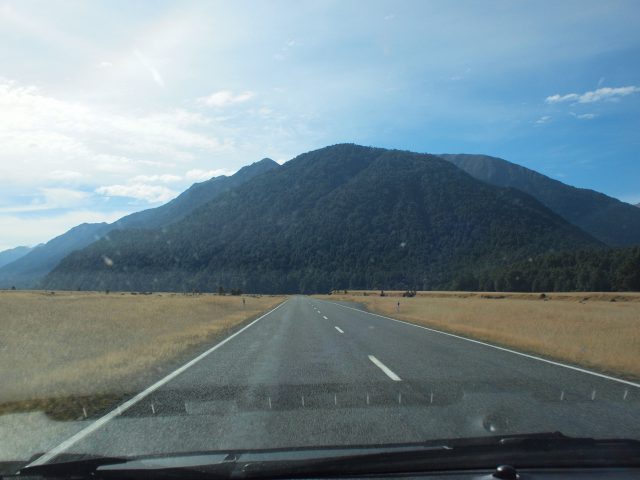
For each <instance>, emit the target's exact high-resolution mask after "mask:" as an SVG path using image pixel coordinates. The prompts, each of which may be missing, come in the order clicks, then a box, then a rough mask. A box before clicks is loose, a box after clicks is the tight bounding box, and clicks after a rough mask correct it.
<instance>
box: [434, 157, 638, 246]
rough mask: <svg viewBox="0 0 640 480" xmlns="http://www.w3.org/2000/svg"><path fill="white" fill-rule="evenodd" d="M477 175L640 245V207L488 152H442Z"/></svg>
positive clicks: (591, 229)
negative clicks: (476, 153) (572, 184)
mask: <svg viewBox="0 0 640 480" xmlns="http://www.w3.org/2000/svg"><path fill="white" fill-rule="evenodd" d="M439 156H440V157H442V158H444V159H445V160H448V161H450V162H451V163H453V164H454V165H456V166H457V167H459V168H461V169H462V170H464V171H465V172H467V173H469V174H470V175H472V176H474V177H475V178H477V179H479V180H482V181H484V182H487V183H490V184H492V185H497V186H500V187H513V188H517V189H518V190H522V191H523V192H526V193H528V194H529V195H531V196H533V197H534V198H536V199H538V200H539V201H540V202H541V203H543V204H544V205H546V206H547V207H549V208H550V209H551V210H553V211H554V212H556V213H557V214H558V215H560V216H561V217H563V218H564V219H565V220H567V221H569V222H570V223H573V224H574V225H576V226H578V227H580V228H581V229H583V230H584V231H585V232H587V233H589V234H591V235H592V236H593V237H595V238H597V239H598V240H600V241H602V242H604V243H606V244H607V245H610V246H630V245H640V210H638V209H636V208H633V206H631V205H629V204H627V203H624V202H621V201H619V200H617V199H615V198H611V197H609V196H607V195H604V194H602V193H599V192H595V191H593V190H588V189H584V188H575V187H571V186H569V185H565V184H564V183H562V182H559V181H557V180H553V179H552V178H549V177H546V176H545V175H542V174H540V173H538V172H535V171H533V170H529V169H528V168H525V167H522V166H520V165H516V164H514V163H511V162H507V161H506V160H502V159H500V158H495V157H489V156H486V155H465V154H459V155H449V154H443V155H439Z"/></svg>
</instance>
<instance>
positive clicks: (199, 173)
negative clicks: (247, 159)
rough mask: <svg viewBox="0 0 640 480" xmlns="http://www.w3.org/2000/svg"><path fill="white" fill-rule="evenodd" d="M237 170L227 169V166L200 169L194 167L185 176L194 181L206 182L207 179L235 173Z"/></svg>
mask: <svg viewBox="0 0 640 480" xmlns="http://www.w3.org/2000/svg"><path fill="white" fill-rule="evenodd" d="M234 173H235V172H234V171H232V170H227V169H225V168H218V169H216V170H200V169H194V170H189V171H188V172H187V173H186V174H185V178H186V179H187V180H192V181H194V182H204V181H205V180H209V179H210V178H213V177H219V176H220V175H227V176H229V175H233V174H234Z"/></svg>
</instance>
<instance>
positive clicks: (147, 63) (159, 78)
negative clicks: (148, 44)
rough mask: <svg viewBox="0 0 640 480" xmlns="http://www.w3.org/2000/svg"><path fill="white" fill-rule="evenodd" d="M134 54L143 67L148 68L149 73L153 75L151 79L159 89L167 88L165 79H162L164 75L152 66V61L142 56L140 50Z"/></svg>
mask: <svg viewBox="0 0 640 480" xmlns="http://www.w3.org/2000/svg"><path fill="white" fill-rule="evenodd" d="M133 54H134V55H135V56H136V58H137V59H138V61H139V62H140V63H141V64H142V66H143V67H144V68H146V69H147V71H148V72H149V73H150V74H151V78H152V79H153V81H154V82H155V83H156V84H157V85H158V86H159V87H162V88H164V86H165V83H164V78H162V75H160V72H159V71H158V69H157V68H156V67H154V66H153V65H152V64H151V61H150V60H149V59H148V58H147V57H145V56H144V55H143V54H142V52H140V50H134V51H133Z"/></svg>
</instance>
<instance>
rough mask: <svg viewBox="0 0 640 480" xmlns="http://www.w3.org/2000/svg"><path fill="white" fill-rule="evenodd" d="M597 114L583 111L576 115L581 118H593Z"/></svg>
mask: <svg viewBox="0 0 640 480" xmlns="http://www.w3.org/2000/svg"><path fill="white" fill-rule="evenodd" d="M597 116H598V115H596V114H595V113H583V114H580V115H576V116H575V117H576V118H577V119H579V120H593V119H594V118H596V117H597Z"/></svg>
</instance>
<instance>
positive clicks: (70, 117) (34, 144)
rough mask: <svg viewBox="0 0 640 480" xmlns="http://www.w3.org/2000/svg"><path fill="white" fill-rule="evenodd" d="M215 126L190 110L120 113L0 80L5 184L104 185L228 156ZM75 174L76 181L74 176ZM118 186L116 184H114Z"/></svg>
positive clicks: (0, 162)
mask: <svg viewBox="0 0 640 480" xmlns="http://www.w3.org/2000/svg"><path fill="white" fill-rule="evenodd" d="M209 125H210V120H209V119H208V118H206V117H204V116H203V115H201V114H199V113H197V112H190V111H186V110H184V109H171V110H168V111H162V112H154V113H147V114H140V113H136V114H131V113H122V112H120V113H116V112H113V111H111V110H106V109H104V108H95V107H90V106H87V105H83V104H79V103H76V102H69V101H65V100H61V99H59V98H55V97H52V96H50V95H47V94H45V93H44V92H43V91H41V90H40V89H39V88H36V87H35V86H28V85H27V86H24V85H19V84H17V83H15V82H12V81H8V80H3V79H1V78H0V145H2V149H0V183H8V184H16V183H22V184H31V185H33V184H34V183H35V184H37V183H38V182H43V181H51V180H71V179H72V178H71V177H74V178H75V179H79V178H80V177H81V176H82V177H83V178H84V179H86V180H87V181H88V182H90V183H94V184H96V183H97V184H104V183H105V182H108V181H112V182H113V183H116V182H121V181H122V180H121V179H117V178H113V177H118V176H120V177H121V176H122V175H128V176H132V175H135V174H136V173H139V174H147V172H148V169H149V168H150V167H158V166H162V165H164V166H165V167H166V166H168V165H171V164H175V162H176V161H190V160H191V159H193V158H194V155H196V154H198V153H199V151H204V152H207V156H209V154H210V153H212V152H222V151H227V150H228V149H229V148H230V146H229V145H230V144H229V142H228V141H227V140H223V141H219V140H218V139H216V138H215V137H214V136H213V135H212V134H211V132H210V131H205V129H206V128H207V127H208V126H209ZM69 172H74V173H69ZM114 180H115V181H114Z"/></svg>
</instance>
